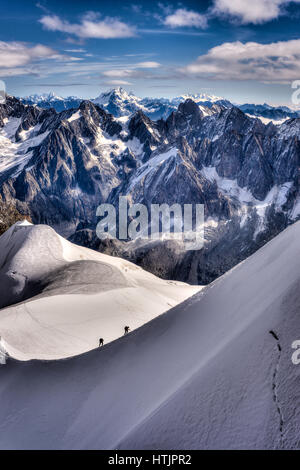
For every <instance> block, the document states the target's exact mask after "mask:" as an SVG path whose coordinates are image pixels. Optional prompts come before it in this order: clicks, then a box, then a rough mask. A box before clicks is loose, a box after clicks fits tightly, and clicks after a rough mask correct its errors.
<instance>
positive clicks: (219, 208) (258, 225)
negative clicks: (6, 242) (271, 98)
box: [0, 97, 300, 284]
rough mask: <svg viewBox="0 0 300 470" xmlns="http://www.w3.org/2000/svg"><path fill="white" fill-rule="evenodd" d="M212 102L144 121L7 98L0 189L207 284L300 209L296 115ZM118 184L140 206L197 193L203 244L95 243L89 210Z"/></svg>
mask: <svg viewBox="0 0 300 470" xmlns="http://www.w3.org/2000/svg"><path fill="white" fill-rule="evenodd" d="M216 101H218V100H215V101H213V100H211V102H210V104H209V106H206V105H204V104H203V102H201V104H200V105H199V103H200V101H199V102H198V103H196V102H195V101H194V100H191V99H187V100H186V101H184V102H182V103H180V104H179V106H178V108H177V109H176V110H175V111H172V112H171V114H170V115H169V116H168V118H167V119H161V120H158V121H155V120H151V119H150V118H149V117H148V116H147V115H146V114H145V113H144V112H143V111H142V110H140V109H139V110H138V111H136V112H135V113H134V114H132V115H129V116H121V117H120V116H119V117H115V116H113V115H112V114H110V113H108V112H107V110H103V108H102V107H100V106H99V105H97V104H95V103H92V102H91V101H83V102H81V103H80V106H79V107H78V108H75V109H68V110H64V111H62V112H60V113H57V112H56V111H55V110H54V109H53V108H50V109H41V108H39V107H37V106H31V105H25V104H24V103H23V102H22V101H20V100H18V99H16V98H13V97H8V98H7V101H6V104H5V105H0V148H1V150H2V151H1V159H0V196H1V197H2V199H3V201H4V202H5V203H8V204H13V205H15V206H16V208H17V210H19V211H20V212H21V213H23V214H28V215H29V216H30V217H31V219H32V221H33V222H34V223H46V224H49V225H50V226H52V227H54V228H55V229H56V230H58V231H59V233H60V234H63V235H65V236H68V237H70V240H71V241H73V242H75V243H77V244H81V245H85V246H88V247H91V248H94V249H97V250H98V249H100V250H101V251H105V252H106V253H109V254H116V255H118V256H122V257H126V258H127V259H129V260H131V261H134V262H136V263H137V264H139V265H141V266H142V267H144V268H145V269H147V270H150V271H152V272H153V273H155V274H156V275H158V276H160V277H163V278H167V279H178V280H182V281H187V282H189V283H194V284H195V283H200V284H203V283H208V282H210V281H211V280H212V279H215V278H216V277H218V276H219V275H220V274H222V273H224V272H226V271H227V270H228V269H229V268H231V267H232V266H234V265H235V264H236V263H237V262H239V261H241V260H242V259H245V258H246V257H247V256H248V255H249V254H251V253H253V252H254V251H255V250H256V249H257V248H259V247H260V246H262V245H263V244H264V243H265V242H266V241H267V240H269V239H270V238H272V237H273V236H274V235H276V234H277V233H278V232H280V231H281V230H282V229H284V228H285V227H286V226H287V225H289V224H291V223H293V222H294V221H296V220H297V219H299V217H300V197H299V183H300V174H299V168H300V157H299V155H300V140H299V136H300V119H299V118H292V119H288V120H287V121H285V122H284V123H283V124H281V125H276V126H275V125H274V124H273V123H272V122H269V123H268V124H267V125H265V124H263V122H261V120H259V119H257V118H251V117H249V116H248V115H246V114H245V113H244V112H243V111H241V110H240V109H238V108H237V107H234V106H232V107H228V108H226V107H224V106H223V105H220V104H217V103H216ZM139 103H140V102H139ZM102 106H103V104H102ZM119 195H125V196H127V197H128V200H130V201H131V202H132V203H143V204H145V205H146V206H147V207H150V205H151V204H162V203H167V204H170V205H172V204H173V203H175V202H176V203H179V204H188V203H189V204H191V203H194V204H195V203H202V204H204V208H205V246H204V248H203V249H202V250H199V251H185V250H184V249H182V246H180V244H179V245H178V243H175V242H172V241H169V242H167V243H160V242H157V243H156V242H152V243H151V242H149V243H138V244H135V243H131V242H129V243H126V242H120V241H110V242H107V243H104V242H101V243H100V240H99V239H98V238H97V237H96V234H95V227H96V225H97V222H98V220H99V219H98V218H97V217H96V209H97V207H98V205H99V204H101V203H104V202H109V203H111V204H113V205H114V206H116V207H117V204H118V200H119Z"/></svg>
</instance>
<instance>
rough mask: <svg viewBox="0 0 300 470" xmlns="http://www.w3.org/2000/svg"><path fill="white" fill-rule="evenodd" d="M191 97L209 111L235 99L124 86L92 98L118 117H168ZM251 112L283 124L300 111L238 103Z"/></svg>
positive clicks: (44, 102) (47, 104) (34, 98)
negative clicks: (153, 93) (137, 91)
mask: <svg viewBox="0 0 300 470" xmlns="http://www.w3.org/2000/svg"><path fill="white" fill-rule="evenodd" d="M20 99H21V101H22V102H23V103H24V104H29V105H37V106H39V107H40V108H43V109H49V108H51V107H52V108H54V109H55V110H56V111H57V112H60V111H63V110H64V109H72V108H78V107H79V106H80V103H81V102H82V101H83V100H82V99H80V98H77V97H76V96H69V97H67V98H62V97H61V96H56V95H55V94H54V93H53V92H51V93H45V94H42V95H37V94H35V95H30V96H27V97H24V98H20ZM188 99H191V100H193V101H195V103H197V104H198V105H199V107H200V110H201V111H202V112H204V113H206V114H212V113H213V112H219V111H220V109H221V108H222V107H223V108H231V107H232V106H234V105H233V103H231V102H230V101H229V100H227V99H225V98H222V97H219V96H215V95H209V94H206V93H197V94H189V93H187V94H183V95H180V96H177V97H175V98H172V99H168V98H139V97H137V96H135V95H134V94H133V93H128V92H127V91H126V90H124V89H123V88H121V87H118V88H113V89H111V90H109V91H106V92H104V93H101V94H100V95H99V96H98V97H97V98H95V99H93V100H92V102H93V103H94V104H97V105H98V106H100V107H101V108H102V109H104V110H105V111H107V112H109V113H111V114H113V115H114V116H115V117H121V116H131V115H132V114H134V113H135V112H137V111H139V110H140V111H142V112H143V113H144V114H145V115H146V116H148V117H149V118H151V119H152V120H158V119H167V118H168V117H169V115H170V114H171V113H172V112H173V111H176V109H177V108H178V106H179V104H180V103H183V102H184V101H186V100H188ZM236 107H238V108H239V109H241V110H242V111H243V112H244V113H245V114H248V115H249V116H253V117H258V118H260V119H261V120H262V121H263V123H264V124H268V123H269V122H270V121H272V122H274V123H275V124H281V123H282V122H284V121H285V120H286V119H291V118H297V117H299V111H297V110H292V109H290V108H288V107H287V106H277V107H276V106H270V105H268V104H266V103H264V104H237V105H236Z"/></svg>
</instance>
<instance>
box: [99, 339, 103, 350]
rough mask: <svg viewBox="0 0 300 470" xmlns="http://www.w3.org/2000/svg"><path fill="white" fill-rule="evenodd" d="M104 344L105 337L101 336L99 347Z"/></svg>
mask: <svg viewBox="0 0 300 470" xmlns="http://www.w3.org/2000/svg"><path fill="white" fill-rule="evenodd" d="M103 344H104V339H103V338H100V339H99V348H100V347H101V346H103Z"/></svg>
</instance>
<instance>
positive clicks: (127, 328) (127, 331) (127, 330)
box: [124, 326, 130, 335]
mask: <svg viewBox="0 0 300 470" xmlns="http://www.w3.org/2000/svg"><path fill="white" fill-rule="evenodd" d="M129 330H130V328H129V326H125V327H124V335H127V333H129Z"/></svg>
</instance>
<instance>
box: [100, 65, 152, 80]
mask: <svg viewBox="0 0 300 470" xmlns="http://www.w3.org/2000/svg"><path fill="white" fill-rule="evenodd" d="M160 66H161V64H160V63H158V62H150V61H149V62H138V63H137V64H134V65H132V66H131V67H130V68H126V69H124V68H123V69H120V68H119V69H118V68H115V69H110V70H104V71H103V72H102V75H103V76H105V77H112V78H118V79H120V78H148V77H149V76H150V75H149V73H148V72H145V71H144V70H139V69H156V68H158V67H160Z"/></svg>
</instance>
